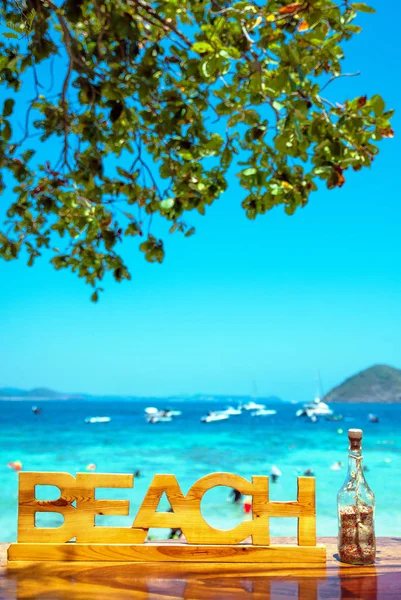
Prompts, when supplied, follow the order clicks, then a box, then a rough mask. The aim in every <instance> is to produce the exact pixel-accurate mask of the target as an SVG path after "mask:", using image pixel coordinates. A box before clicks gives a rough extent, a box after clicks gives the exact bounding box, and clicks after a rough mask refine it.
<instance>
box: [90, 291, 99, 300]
mask: <svg viewBox="0 0 401 600" xmlns="http://www.w3.org/2000/svg"><path fill="white" fill-rule="evenodd" d="M91 300H92V302H97V301H98V300H99V293H98V291H97V290H96V291H94V292H93V294H92V296H91Z"/></svg>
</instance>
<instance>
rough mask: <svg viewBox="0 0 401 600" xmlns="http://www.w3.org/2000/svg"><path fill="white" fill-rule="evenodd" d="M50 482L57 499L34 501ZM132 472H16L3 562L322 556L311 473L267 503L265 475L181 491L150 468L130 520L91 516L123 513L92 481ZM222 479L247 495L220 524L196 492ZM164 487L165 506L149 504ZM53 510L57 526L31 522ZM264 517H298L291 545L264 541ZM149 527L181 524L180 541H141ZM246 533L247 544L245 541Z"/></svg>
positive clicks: (230, 477) (110, 484) (104, 482)
mask: <svg viewBox="0 0 401 600" xmlns="http://www.w3.org/2000/svg"><path fill="white" fill-rule="evenodd" d="M38 485H47V486H56V487H57V488H59V490H60V496H59V498H57V500H38V499H37V498H36V486H38ZM133 485H134V476H133V475H119V474H100V473H90V474H88V473H77V475H76V477H74V476H73V475H70V474H68V473H45V472H40V473H33V472H32V473H29V472H21V473H20V474H19V498H18V542H17V543H14V544H11V545H10V547H9V550H8V561H9V562H13V561H85V562H87V561H97V562H132V563H138V562H139V563H147V562H149V563H150V562H152V563H154V562H202V563H208V562H209V563H298V562H299V563H324V562H325V560H326V550H325V547H324V546H320V545H316V505H315V479H314V478H313V477H298V496H297V500H296V501H292V502H291V501H290V502H271V501H270V500H269V478H268V477H266V476H254V477H252V481H248V480H247V479H245V478H244V477H241V476H239V475H234V474H232V473H212V474H210V475H206V476H205V477H202V478H201V479H199V480H198V481H196V482H195V483H194V484H193V486H192V487H191V489H190V490H189V492H188V493H187V494H186V495H184V494H183V493H182V491H181V489H180V486H179V484H178V481H177V479H176V478H175V476H174V475H155V476H154V478H153V480H152V482H151V484H150V486H149V489H148V491H147V492H146V495H145V498H144V500H143V502H142V504H141V506H140V508H139V511H138V514H137V515H136V517H135V519H134V521H133V523H132V526H131V527H103V526H99V525H96V524H95V517H96V515H108V516H128V515H129V501H128V500H103V499H102V500H100V499H99V500H98V499H96V489H97V488H132V487H133ZM216 486H227V487H231V488H235V489H237V490H239V491H240V492H241V493H242V494H244V495H247V496H251V497H252V512H251V515H250V520H245V521H243V522H242V523H240V524H239V525H237V526H236V527H234V528H233V529H230V530H228V531H223V530H219V529H215V528H214V527H211V526H210V525H209V524H208V523H207V522H206V521H205V519H204V518H203V516H202V514H201V506H200V505H201V500H202V498H203V495H204V494H205V493H206V492H207V491H208V490H210V489H212V488H214V487H216ZM163 493H165V494H166V496H167V499H168V500H169V502H170V505H171V508H172V510H173V512H171V513H170V512H159V511H158V510H157V508H158V505H159V501H160V498H161V497H162V495H163ZM41 512H42V513H43V512H46V513H49V512H50V513H51V512H53V513H59V514H61V515H62V516H63V518H64V523H63V524H62V525H61V526H60V527H51V528H50V527H37V526H36V524H35V516H36V513H41ZM270 517H296V518H297V519H298V536H297V537H298V539H297V541H298V545H293V546H290V545H271V544H270V535H269V519H270ZM150 528H172V529H181V531H182V533H183V534H184V536H185V539H186V543H185V542H183V543H162V542H159V543H158V542H146V541H145V540H146V537H147V534H148V531H149V529H150ZM248 538H250V539H251V543H247V542H245V540H247V539H248Z"/></svg>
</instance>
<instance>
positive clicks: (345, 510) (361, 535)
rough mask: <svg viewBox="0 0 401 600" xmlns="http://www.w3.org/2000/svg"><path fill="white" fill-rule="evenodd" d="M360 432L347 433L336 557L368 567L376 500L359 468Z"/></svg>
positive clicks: (371, 556) (373, 543)
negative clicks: (346, 470)
mask: <svg viewBox="0 0 401 600" xmlns="http://www.w3.org/2000/svg"><path fill="white" fill-rule="evenodd" d="M362 433H363V432H362V429H349V430H348V439H349V453H348V473H347V477H346V478H345V482H344V484H343V486H342V488H341V489H340V491H339V492H338V495H337V508H338V554H339V556H340V560H341V561H342V562H346V563H351V564H353V565H368V564H370V563H373V562H374V560H375V556H376V540H375V529H374V511H375V497H374V494H373V492H372V490H371V489H370V487H369V486H368V484H367V482H366V479H365V475H364V471H363V467H362Z"/></svg>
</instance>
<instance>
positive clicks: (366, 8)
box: [350, 2, 376, 13]
mask: <svg viewBox="0 0 401 600" xmlns="http://www.w3.org/2000/svg"><path fill="white" fill-rule="evenodd" d="M350 7H351V8H353V9H354V10H359V11H360V12H366V13H375V12H376V11H375V9H374V8H372V6H368V5H367V4H365V3H364V2H353V3H352V4H350Z"/></svg>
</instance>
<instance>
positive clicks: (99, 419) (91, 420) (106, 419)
mask: <svg viewBox="0 0 401 600" xmlns="http://www.w3.org/2000/svg"><path fill="white" fill-rule="evenodd" d="M110 421H111V418H110V417H86V419H85V423H109V422H110Z"/></svg>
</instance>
